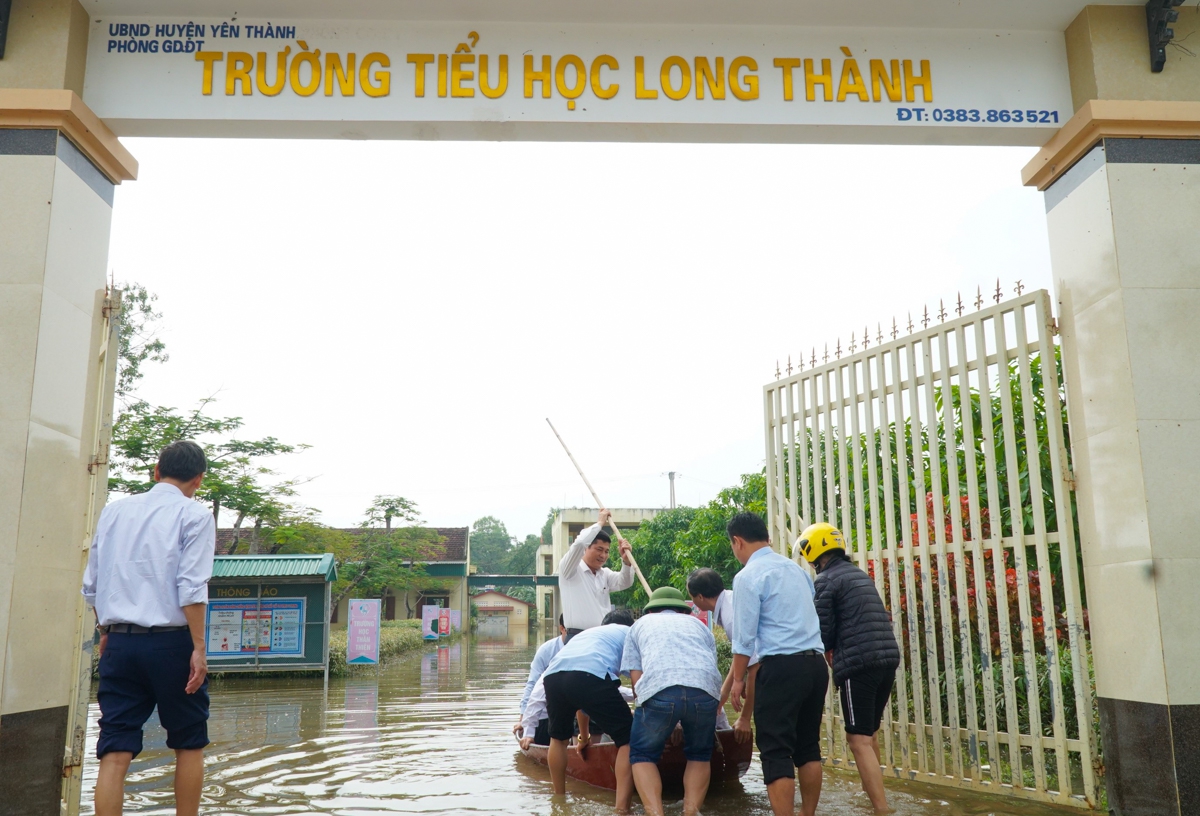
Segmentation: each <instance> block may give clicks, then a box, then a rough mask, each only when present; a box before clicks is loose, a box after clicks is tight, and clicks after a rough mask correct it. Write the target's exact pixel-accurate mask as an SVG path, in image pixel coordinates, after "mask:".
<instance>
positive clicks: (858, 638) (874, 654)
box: [814, 559, 900, 683]
mask: <svg viewBox="0 0 1200 816" xmlns="http://www.w3.org/2000/svg"><path fill="white" fill-rule="evenodd" d="M814 600H815V602H816V605H817V615H818V616H819V617H820V618H821V640H823V641H824V642H825V651H827V652H828V651H832V652H833V682H835V683H841V682H842V681H843V680H845V679H846V678H847V677H849V676H851V675H853V674H857V673H858V672H861V671H867V670H870V669H895V668H896V667H897V666H899V665H900V647H899V646H897V645H896V637H895V635H893V634H892V620H891V616H890V615H889V614H888V611H887V609H886V608H885V607H884V605H883V601H882V600H881V599H880V598H879V592H878V591H877V590H876V589H875V582H874V581H872V580H871V576H869V575H867V574H866V573H865V572H863V571H862V570H861V569H859V568H858V567H857V566H855V565H854V564H852V563H851V562H849V561H846V560H844V559H834V560H833V561H831V562H830V563H829V564H827V565H826V567H825V569H824V570H822V571H821V573H820V574H819V575H818V576H817V580H816V596H815V598H814Z"/></svg>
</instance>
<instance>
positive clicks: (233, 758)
mask: <svg viewBox="0 0 1200 816" xmlns="http://www.w3.org/2000/svg"><path fill="white" fill-rule="evenodd" d="M539 642H540V639H539V638H538V637H534V638H533V639H532V641H531V640H530V639H528V638H526V637H525V633H523V632H520V633H517V637H515V638H513V639H503V640H488V639H484V638H475V639H471V640H464V641H463V642H461V643H459V644H455V645H452V646H449V647H446V648H441V649H438V648H430V649H429V650H428V651H427V652H426V653H425V654H423V655H414V656H412V657H410V658H407V659H405V660H403V661H398V662H396V663H394V664H392V665H390V666H388V667H386V668H384V669H383V670H382V671H381V672H379V673H378V675H376V674H373V673H372V674H366V675H362V676H360V677H354V678H350V679H345V680H331V681H330V685H329V696H328V701H327V702H326V700H325V698H324V696H323V693H322V687H321V685H322V684H321V677H320V676H319V675H314V676H313V677H312V679H307V678H306V679H303V680H294V679H288V680H281V679H269V678H262V679H253V678H246V677H239V678H236V679H233V680H226V681H216V682H214V683H213V684H212V688H211V693H212V717H211V719H210V721H209V736H210V738H211V740H212V745H210V746H209V749H208V753H207V777H206V780H205V783H206V784H205V788H204V798H203V802H202V806H201V812H202V813H205V814H231V815H232V814H238V816H241V815H242V814H245V815H246V816H249V815H250V814H255V816H258V814H290V813H313V814H337V815H338V816H357V814H380V813H422V814H431V815H432V814H447V815H449V814H456V816H457V815H458V814H489V813H497V814H554V815H555V816H566V814H572V815H574V814H578V815H579V816H591V814H611V813H612V812H613V811H612V805H613V794H612V793H610V792H608V791H603V790H598V789H596V788H592V787H590V786H588V785H585V784H583V783H579V782H574V781H569V782H568V794H567V797H566V799H565V801H552V799H551V795H550V777H549V773H548V772H547V770H546V769H545V768H544V767H542V766H539V765H537V764H535V763H532V762H530V761H528V760H526V759H525V758H524V757H522V756H521V755H520V754H519V752H518V751H517V749H516V744H515V742H514V740H513V738H512V736H511V734H510V727H511V725H512V724H513V723H514V722H515V721H516V719H517V705H518V702H519V700H520V696H521V689H522V686H523V685H524V682H525V678H526V676H527V674H528V670H529V661H530V660H531V659H532V657H533V652H534V650H535V648H536V646H537V644H538V643H539ZM98 718H99V711H98V709H97V707H96V705H95V702H94V701H93V703H92V706H91V712H90V718H89V728H88V751H89V757H93V758H92V759H90V760H89V762H88V764H87V765H86V767H85V769H84V775H85V779H84V792H83V808H82V812H83V813H84V814H91V813H92V803H91V798H92V786H93V784H94V782H95V778H96V762H95V759H94V756H95V747H96V736H97V725H96V722H97V719H98ZM165 740H166V735H165V733H164V732H163V731H162V729H161V728H160V727H159V725H158V718H157V715H155V716H153V717H152V718H151V720H150V722H149V723H148V724H147V727H146V740H145V749H144V750H143V752H142V754H141V755H140V756H138V758H137V759H136V760H134V763H133V767H132V768H131V771H130V777H129V782H128V785H127V787H126V806H125V812H126V813H139V814H170V813H174V805H173V801H174V800H173V798H172V793H171V782H172V767H173V759H174V755H173V753H172V752H171V751H169V750H168V749H167V748H166V745H165ZM761 773H762V772H761V768H760V766H759V764H758V761H757V757H756V758H755V761H754V763H753V764H752V765H751V767H750V770H749V771H748V772H747V773H746V776H745V777H744V778H743V779H742V781H741V783H740V784H736V785H732V786H726V787H724V788H715V789H713V790H712V791H710V793H709V797H708V800H707V803H706V806H705V808H704V813H705V814H706V816H759V814H763V815H766V814H770V812H771V811H770V807H769V805H768V802H767V795H766V789H765V787H764V786H763V782H762V775H761ZM888 797H889V801H890V802H891V804H892V805H893V807H895V808H896V812H897V813H898V814H902V815H903V816H933V815H934V814H937V816H965V815H966V814H972V815H975V814H979V815H980V816H982V814H994V816H1052V815H1053V814H1058V815H1059V816H1061V814H1063V813H1069V812H1071V811H1063V810H1059V809H1051V808H1048V807H1044V806H1041V805H1035V804H1029V803H1023V802H1017V801H1011V800H1002V799H997V798H992V797H979V796H971V795H969V794H964V793H959V792H955V791H950V790H945V791H942V790H940V789H937V788H932V787H928V786H917V785H906V784H902V783H893V782H891V781H889V783H888ZM634 801H635V812H640V808H637V806H636V799H635V800H634ZM681 811H682V807H681V803H680V802H679V801H678V799H677V798H676V799H674V801H672V802H671V803H670V804H668V807H667V813H668V814H671V813H680V812H681ZM1076 812H1077V811H1076ZM818 813H821V814H830V815H831V816H833V815H834V814H837V815H839V816H840V815H841V814H855V815H856V816H863V814H868V813H870V807H869V805H868V804H867V802H866V800H865V797H864V796H863V794H862V792H861V791H860V790H859V788H858V783H857V777H854V776H850V775H848V774H846V773H844V772H835V771H827V772H826V775H825V786H824V790H823V792H822V795H821V804H820V807H819V808H818Z"/></svg>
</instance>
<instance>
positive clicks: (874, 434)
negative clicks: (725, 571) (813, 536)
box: [764, 290, 1097, 807]
mask: <svg viewBox="0 0 1200 816" xmlns="http://www.w3.org/2000/svg"><path fill="white" fill-rule="evenodd" d="M976 304H977V306H981V305H982V298H979V299H977V301H976ZM957 311H958V312H959V314H960V316H959V317H957V318H956V319H954V320H950V321H945V317H946V316H947V315H946V312H945V310H944V309H942V310H940V317H941V320H939V321H938V322H937V323H936V324H934V325H930V324H931V323H933V321H931V320H930V318H929V316H928V313H927V314H926V317H925V319H924V320H923V321H922V323H923V328H922V329H921V330H918V331H916V332H913V331H912V329H913V326H912V323H911V321H910V322H909V327H908V328H909V331H910V334H909V335H908V336H905V337H902V338H901V337H900V336H899V334H900V332H899V330H898V329H897V328H896V327H895V324H894V323H893V329H892V331H891V332H890V334H891V335H892V341H891V342H889V343H884V342H883V341H884V337H883V331H882V328H881V327H880V328H878V329H877V332H876V338H875V343H876V344H875V345H874V346H872V345H871V343H872V340H871V338H870V336H869V335H864V337H863V340H862V343H861V345H862V350H861V351H859V350H858V345H859V344H858V342H857V341H855V340H852V341H851V345H850V352H851V354H850V355H849V356H846V357H844V358H843V357H842V356H841V351H840V349H841V346H840V342H839V344H838V347H837V351H835V359H834V360H833V361H830V360H829V355H828V352H826V353H825V355H824V359H823V360H822V361H821V364H820V365H818V362H817V359H816V352H815V350H814V352H813V355H812V359H811V360H810V364H811V366H812V367H811V368H810V369H809V370H808V371H805V370H804V363H803V361H802V362H801V370H800V371H799V372H798V373H792V372H791V370H790V368H791V366H790V363H789V372H788V374H789V376H787V377H786V378H783V379H780V380H778V381H777V382H775V383H772V384H771V385H768V386H767V387H766V388H765V390H764V396H765V412H766V447H767V508H768V514H769V519H770V525H771V531H772V536H773V537H774V540H775V541H776V542H777V543H779V544H780V546H781V547H789V548H790V546H791V544H792V542H794V540H795V539H796V536H797V535H798V534H799V532H800V531H801V530H802V529H803V528H804V527H805V526H807V524H809V523H811V522H815V521H829V522H830V523H832V524H834V525H836V526H837V527H839V528H840V529H841V530H842V531H843V533H844V534H845V537H846V542H847V547H848V548H849V550H850V554H851V556H852V557H853V558H854V559H855V560H856V562H857V563H858V565H859V566H860V567H862V568H863V569H864V570H867V571H868V572H869V573H870V574H871V575H872V576H873V577H874V579H875V584H876V587H877V588H878V589H879V592H880V594H881V596H882V597H883V599H884V602H885V604H886V605H887V606H888V609H889V610H890V611H891V613H892V615H893V620H894V626H895V632H896V638H897V640H898V641H899V642H900V644H901V654H902V663H901V666H900V671H899V674H898V677H897V684H896V688H895V691H894V693H893V697H892V701H891V703H890V704H889V709H888V711H887V713H886V715H885V719H884V725H883V729H882V733H881V735H880V739H881V749H882V753H883V760H884V765H885V772H886V773H889V774H891V775H893V776H896V777H901V778H906V779H917V780H922V781H927V782H936V783H939V784H947V785H954V786H962V787H970V788H977V789H980V790H985V791H989V792H993V793H1004V794H1009V795H1015V796H1024V797H1030V798H1036V799H1042V800H1047V801H1052V802H1057V803H1060V804H1070V805H1076V806H1081V807H1094V806H1095V804H1096V801H1097V799H1096V772H1095V769H1094V767H1093V760H1094V757H1095V730H1094V727H1093V717H1094V705H1093V702H1094V692H1093V687H1092V682H1091V679H1090V674H1091V670H1090V666H1091V660H1090V654H1089V644H1088V637H1087V632H1086V627H1085V615H1084V610H1083V604H1082V598H1081V586H1080V579H1079V574H1080V573H1079V560H1078V546H1077V542H1076V537H1075V521H1074V501H1073V497H1072V495H1071V491H1072V489H1073V481H1072V479H1071V474H1070V470H1069V455H1068V448H1067V436H1066V434H1067V427H1066V422H1065V417H1064V411H1063V398H1062V394H1063V389H1062V380H1061V367H1060V366H1059V363H1058V355H1057V345H1056V342H1055V335H1056V330H1055V328H1054V322H1053V318H1052V316H1051V312H1050V297H1049V295H1048V293H1047V292H1045V291H1044V290H1039V291H1036V292H1030V293H1027V294H1024V295H1019V296H1018V297H1017V298H1016V299H1014V300H1010V301H1006V302H1003V303H998V304H997V305H995V306H992V307H990V308H987V309H980V310H979V311H976V312H974V313H972V314H969V315H965V316H962V314H961V313H962V311H964V310H963V307H962V305H961V303H960V305H959V308H958V310H957ZM856 352H857V353H856ZM834 693H835V692H834V690H833V689H831V690H830V699H829V706H828V710H827V716H826V720H825V722H826V725H825V742H826V746H825V755H826V757H827V758H828V761H829V762H830V763H832V764H834V765H848V764H851V763H852V758H851V754H850V752H849V750H848V749H847V746H846V742H845V734H844V731H843V728H842V723H841V714H840V708H839V707H838V706H837V705H835V704H834V700H833V694H834Z"/></svg>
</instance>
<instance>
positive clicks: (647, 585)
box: [546, 417, 653, 598]
mask: <svg viewBox="0 0 1200 816" xmlns="http://www.w3.org/2000/svg"><path fill="white" fill-rule="evenodd" d="M546 424H547V425H549V426H550V430H552V431H554V435H555V436H556V437H558V442H559V444H560V445H562V446H563V450H564V451H566V453H567V458H568V459H570V460H571V464H572V465H574V466H575V471H576V472H577V473H578V474H579V478H581V479H583V483H584V484H585V485H586V486H587V489H588V492H589V493H591V494H592V498H593V499H595V500H596V508H597V509H603V508H604V502H602V501H600V497H599V496H597V495H596V489H595V488H594V487H592V483H591V482H589V481H588V477H587V476H584V475H583V468H581V467H580V466H579V463H578V462H576V461H575V457H574V456H572V455H571V449H570V448H568V447H567V443H566V442H563V438H562V435H561V434H560V433H559V432H558V429H557V428H555V427H554V423H553V422H551V421H550V418H549V417H546ZM609 524H610V525H611V526H612V529H613V535H615V536H616V537H617V541H620V540H621V537H622V536H621V531H620V530H618V529H617V523H616V522H615V521H613V520H612V519H609ZM629 563H630V564H631V565H632V566H633V571H634V572H635V573H636V574H637V577H638V580H640V581H641V582H642V588H643V589H644V590H646V597H647V598H649V597H650V594H651V593H652V592H653V590H651V589H650V582H649V581H647V580H646V576H645V575H642V570H641V567H639V566H638V562H637V559H636V558H634V556H633V549H632V547H631V548H630V550H629Z"/></svg>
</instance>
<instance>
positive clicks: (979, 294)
mask: <svg viewBox="0 0 1200 816" xmlns="http://www.w3.org/2000/svg"><path fill="white" fill-rule="evenodd" d="M982 308H983V287H982V286H976V287H975V311H979V310H980V309H982Z"/></svg>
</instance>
